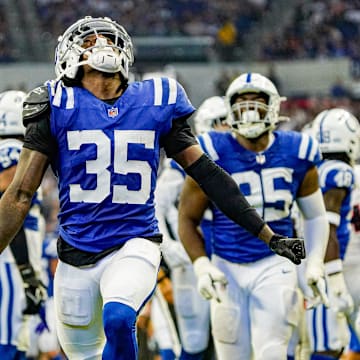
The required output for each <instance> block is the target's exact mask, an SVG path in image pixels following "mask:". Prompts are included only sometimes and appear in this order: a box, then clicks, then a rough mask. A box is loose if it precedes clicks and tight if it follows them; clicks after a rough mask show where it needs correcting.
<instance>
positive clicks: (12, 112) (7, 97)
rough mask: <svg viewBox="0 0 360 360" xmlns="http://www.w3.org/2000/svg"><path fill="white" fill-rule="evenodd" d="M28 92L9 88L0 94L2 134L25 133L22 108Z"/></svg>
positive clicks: (0, 134)
mask: <svg viewBox="0 0 360 360" xmlns="http://www.w3.org/2000/svg"><path fill="white" fill-rule="evenodd" d="M25 97H26V93H24V92H23V91H17V90H9V91H4V92H3V93H1V94H0V136H1V137H6V136H17V135H24V133H25V127H24V125H23V123H22V109H23V102H24V100H25Z"/></svg>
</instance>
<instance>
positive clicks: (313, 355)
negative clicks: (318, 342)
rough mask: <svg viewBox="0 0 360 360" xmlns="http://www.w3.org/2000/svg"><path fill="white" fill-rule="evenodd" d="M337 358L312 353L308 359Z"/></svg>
mask: <svg viewBox="0 0 360 360" xmlns="http://www.w3.org/2000/svg"><path fill="white" fill-rule="evenodd" d="M335 359H338V357H333V356H330V355H322V354H312V355H311V356H310V360H335Z"/></svg>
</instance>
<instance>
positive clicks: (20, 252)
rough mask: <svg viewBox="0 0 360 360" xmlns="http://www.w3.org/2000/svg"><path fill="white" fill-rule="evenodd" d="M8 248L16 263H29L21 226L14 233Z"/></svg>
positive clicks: (24, 236)
mask: <svg viewBox="0 0 360 360" xmlns="http://www.w3.org/2000/svg"><path fill="white" fill-rule="evenodd" d="M10 249H11V252H12V254H13V256H14V258H15V261H16V264H17V265H24V264H27V263H29V252H28V247H27V242H26V235H25V231H24V228H23V227H21V229H20V230H19V232H18V233H17V234H16V235H15V237H14V239H13V241H12V242H11V243H10Z"/></svg>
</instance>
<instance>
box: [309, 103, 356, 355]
mask: <svg viewBox="0 0 360 360" xmlns="http://www.w3.org/2000/svg"><path fill="white" fill-rule="evenodd" d="M310 131H311V133H312V135H313V136H314V137H315V138H316V139H317V140H318V142H319V146H320V151H321V153H322V157H323V160H322V161H321V162H320V163H319V164H318V171H319V179H320V186H321V190H322V193H323V197H324V201H325V207H326V213H327V218H328V221H329V223H330V234H329V241H328V246H327V251H326V255H325V273H326V282H327V293H328V297H329V300H330V307H329V308H328V309H326V308H323V306H322V305H318V306H316V307H315V308H313V309H310V310H309V311H307V313H306V315H307V318H308V331H309V338H310V345H311V350H312V351H313V354H312V356H311V359H312V360H322V359H338V358H339V357H340V356H341V353H342V351H343V350H344V348H345V347H346V346H347V344H348V342H349V332H348V331H347V327H348V322H350V324H351V325H352V326H355V320H356V315H357V312H354V302H353V299H352V297H351V295H350V292H349V290H348V288H347V285H346V283H345V279H344V273H343V264H342V263H343V260H344V257H345V256H346V255H345V254H346V248H347V245H348V243H349V240H350V216H351V193H352V190H353V188H354V183H355V176H354V169H353V166H354V162H355V159H356V158H357V157H358V156H359V151H360V125H359V122H358V120H357V119H356V118H355V117H354V116H353V115H352V114H351V113H350V112H349V111H347V110H345V109H340V108H333V109H329V110H324V111H322V112H321V113H319V114H318V115H317V116H316V118H315V119H314V121H313V122H312V124H311V127H310Z"/></svg>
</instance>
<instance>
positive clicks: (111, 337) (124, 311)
mask: <svg viewBox="0 0 360 360" xmlns="http://www.w3.org/2000/svg"><path fill="white" fill-rule="evenodd" d="M103 323H104V331H105V335H106V344H105V348H104V351H103V355H102V358H103V359H104V360H109V359H116V360H136V358H137V342H136V327H135V324H136V311H135V310H134V309H133V308H131V307H130V306H128V305H125V304H121V303H118V302H109V303H107V304H106V305H105V306H104V310H103Z"/></svg>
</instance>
